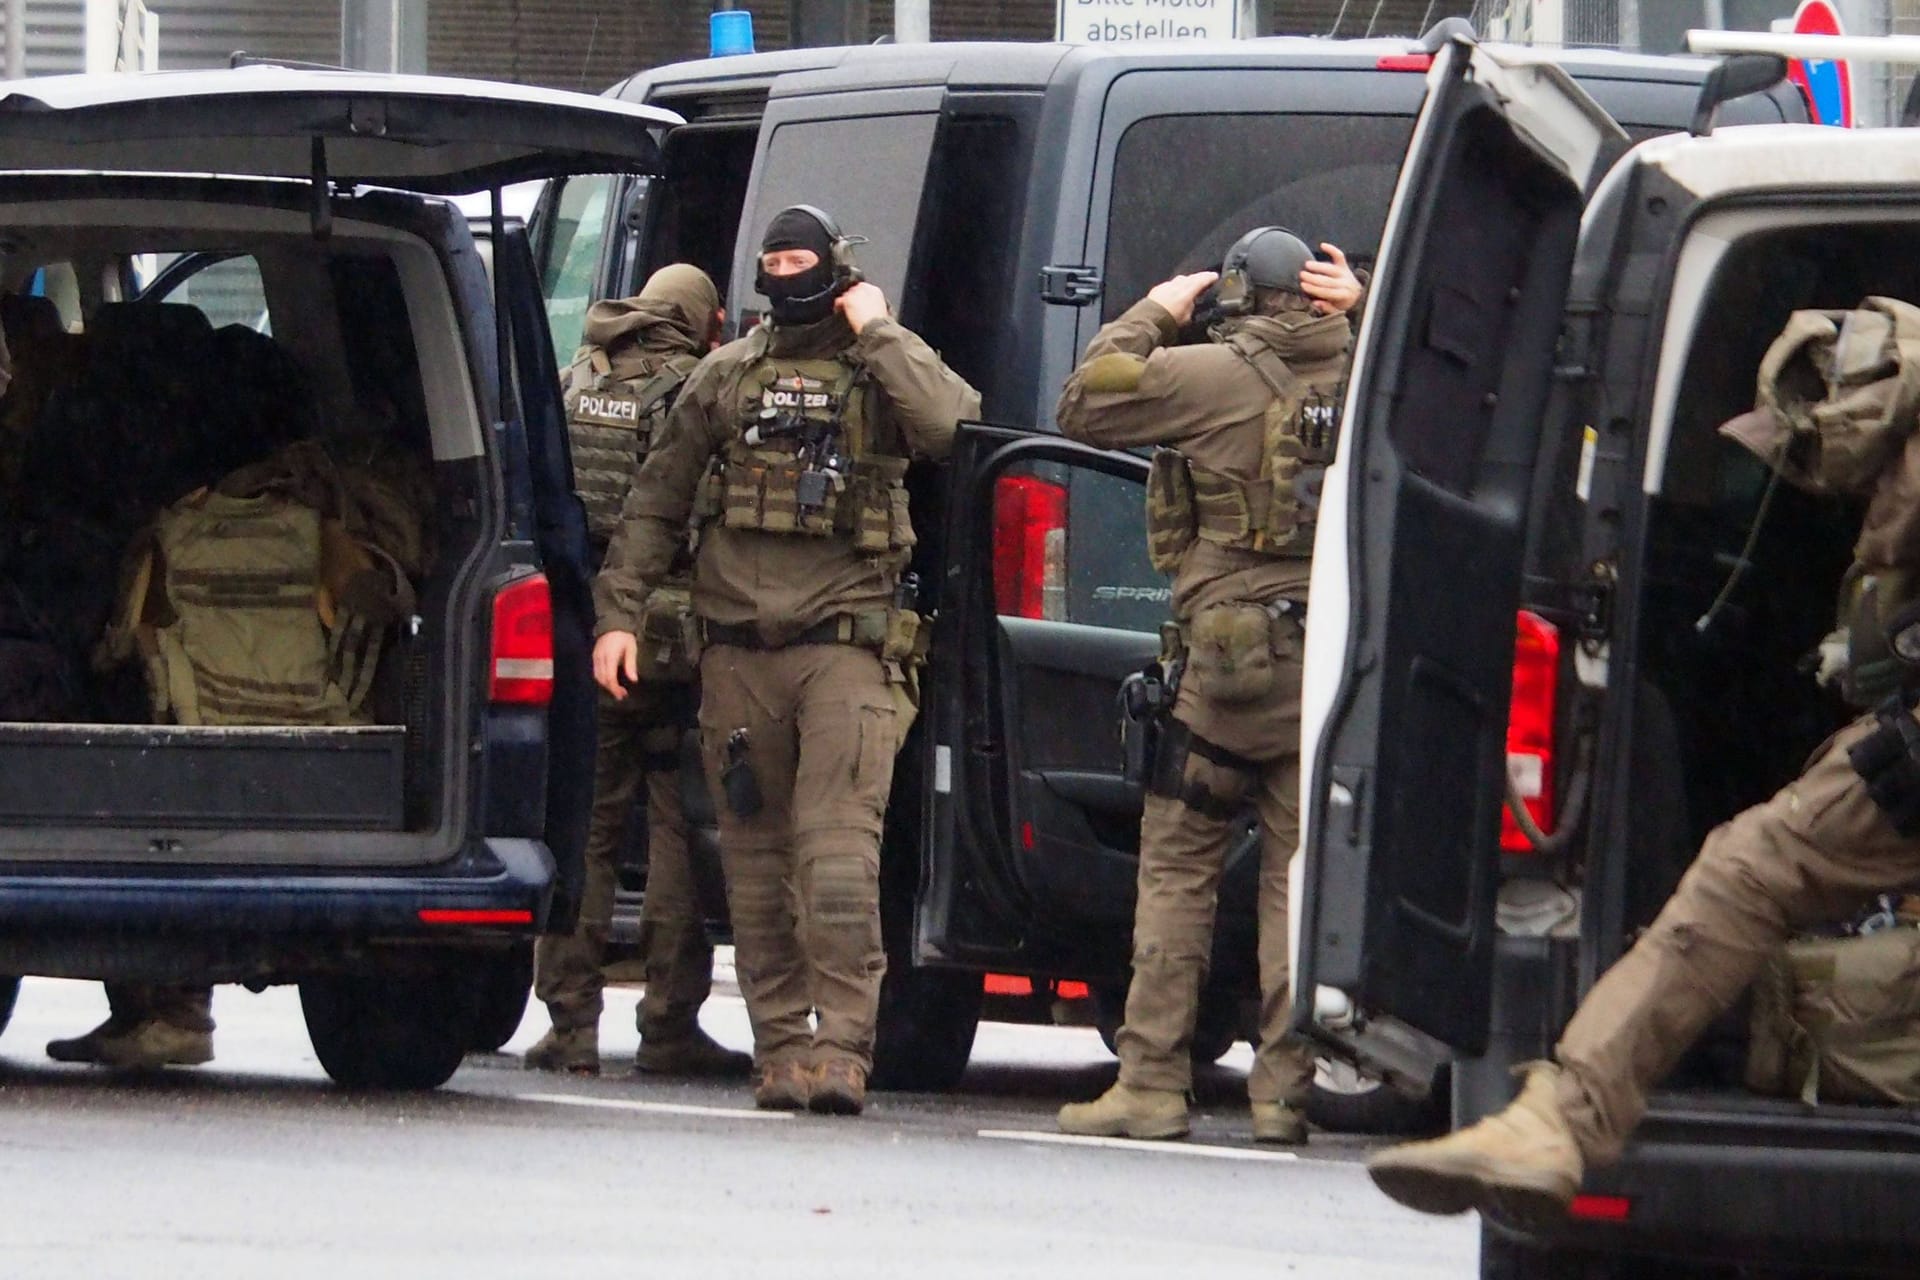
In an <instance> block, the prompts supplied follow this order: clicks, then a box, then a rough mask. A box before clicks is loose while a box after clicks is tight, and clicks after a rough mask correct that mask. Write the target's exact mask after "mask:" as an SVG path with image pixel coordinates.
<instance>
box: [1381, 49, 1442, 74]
mask: <svg viewBox="0 0 1920 1280" xmlns="http://www.w3.org/2000/svg"><path fill="white" fill-rule="evenodd" d="M1432 68H1433V55H1432V54H1430V53H1389V54H1387V55H1386V56H1385V57H1384V58H1381V59H1380V60H1379V61H1378V62H1376V63H1374V64H1373V69H1374V70H1375V71H1428V70H1431V69H1432Z"/></svg>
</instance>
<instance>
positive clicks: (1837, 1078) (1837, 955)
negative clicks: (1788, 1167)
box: [1746, 926, 1920, 1105]
mask: <svg viewBox="0 0 1920 1280" xmlns="http://www.w3.org/2000/svg"><path fill="white" fill-rule="evenodd" d="M1746 1083H1747V1087H1748V1088H1749V1089H1752V1090H1754V1091H1755V1092H1756V1093H1764V1094H1770V1095H1773V1096H1776V1097H1786V1098H1798V1099H1800V1100H1801V1101H1803V1102H1807V1103H1814V1102H1856V1103H1874V1104H1882V1105H1886V1104H1894V1105H1911V1104H1914V1103H1920V929H1916V928H1912V927H1905V926H1897V927H1890V928H1884V929H1879V930H1876V931H1875V932H1872V933H1867V934H1860V935H1853V936H1847V937H1839V938H1802V939H1797V940H1796V941H1794V942H1791V943H1789V944H1788V945H1787V946H1786V947H1785V948H1784V949H1783V950H1782V951H1781V952H1780V953H1779V954H1777V955H1776V956H1774V957H1773V959H1772V960H1770V961H1769V962H1768V963H1767V967H1766V968H1765V969H1764V970H1762V971H1761V974H1760V976H1759V977H1758V978H1757V979H1755V980H1754V985H1753V1015H1752V1022H1751V1025H1750V1037H1749V1040H1748V1047H1747V1066H1746Z"/></svg>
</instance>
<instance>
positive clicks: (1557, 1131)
mask: <svg viewBox="0 0 1920 1280" xmlns="http://www.w3.org/2000/svg"><path fill="white" fill-rule="evenodd" d="M1559 1078H1560V1068H1559V1067H1556V1066H1554V1065H1553V1064H1552V1063H1550V1062H1538V1063H1533V1064H1531V1065H1530V1066H1529V1067H1528V1069H1527V1083H1526V1086H1525V1087H1524V1088H1523V1089H1521V1090H1520V1096H1519V1097H1518V1098H1515V1099H1514V1100H1513V1102H1512V1103H1511V1104H1510V1105H1509V1106H1508V1107H1507V1109H1506V1110H1505V1111H1502V1112H1500V1113H1498V1114H1497V1115H1491V1116H1488V1117H1487V1118H1486V1119H1484V1120H1482V1121H1480V1122H1479V1123H1478V1124H1475V1125H1472V1126H1470V1127H1469V1128H1466V1129H1462V1130H1461V1131H1460V1132H1458V1133H1453V1134H1448V1135H1447V1136H1446V1137H1444V1138H1434V1139H1432V1140H1431V1141H1428V1142H1409V1143H1403V1144H1402V1145H1400V1146H1397V1147H1388V1148H1387V1149H1386V1150H1384V1151H1380V1152H1376V1153H1375V1154H1374V1156H1373V1157H1372V1159H1370V1160H1368V1161H1367V1173H1368V1174H1369V1175H1370V1176H1371V1177H1372V1178H1373V1184H1374V1185H1375V1186H1377V1187H1379V1188H1380V1189H1381V1190H1382V1191H1384V1192H1386V1193H1387V1194H1388V1195H1389V1196H1391V1197H1393V1198H1394V1199H1395V1200H1398V1201H1399V1202H1400V1203H1401V1204H1403V1205H1406V1206H1407V1207H1408V1208H1409V1209H1418V1210H1419V1211H1420V1212H1422V1213H1465V1212H1466V1211H1467V1210H1469V1209H1493V1210H1495V1211H1497V1212H1498V1213H1499V1214H1501V1215H1502V1216H1504V1217H1507V1218H1509V1219H1511V1220H1512V1221H1514V1222H1515V1223H1517V1224H1520V1225H1526V1224H1528V1223H1541V1222H1553V1221H1555V1220H1557V1219H1559V1218H1560V1217H1561V1216H1562V1215H1564V1214H1565V1213H1566V1209H1567V1206H1568V1205H1569V1204H1570V1203H1572V1201H1573V1196H1574V1192H1576V1191H1578V1190H1579V1189H1580V1177H1581V1175H1582V1173H1583V1172H1584V1171H1585V1165H1584V1162H1583V1161H1582V1160H1581V1158H1580V1148H1579V1146H1578V1145H1577V1144H1576V1143H1575V1142H1574V1140H1573V1133H1572V1131H1571V1130H1570V1129H1569V1128H1568V1127H1567V1121H1566V1118H1565V1117H1564V1116H1562V1115H1561V1114H1560V1104H1559V1101H1558V1099H1557V1098H1556V1097H1555V1096H1554V1087H1555V1085H1556V1083H1557V1082H1558V1080H1559Z"/></svg>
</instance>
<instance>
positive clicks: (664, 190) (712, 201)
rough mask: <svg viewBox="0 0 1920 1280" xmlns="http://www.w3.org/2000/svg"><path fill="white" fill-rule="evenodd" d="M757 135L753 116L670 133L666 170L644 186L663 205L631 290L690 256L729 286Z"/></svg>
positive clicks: (721, 286) (716, 280)
mask: <svg viewBox="0 0 1920 1280" xmlns="http://www.w3.org/2000/svg"><path fill="white" fill-rule="evenodd" d="M758 138H759V131H758V130H757V129H756V128H755V126H754V124H753V123H751V122H749V123H746V124H728V125H724V126H722V125H709V124H695V125H683V126H682V127H681V128H678V129H675V130H674V131H673V132H672V133H670V134H668V135H667V148H666V157H667V176H666V180H665V181H664V182H662V181H660V180H659V179H653V180H651V181H648V182H647V185H646V188H645V199H646V200H648V201H650V202H656V201H657V202H658V206H659V207H658V208H657V209H656V210H655V211H654V212H653V214H652V219H651V221H652V229H651V232H650V234H651V243H650V245H649V247H648V252H647V255H646V262H645V263H634V264H633V267H634V276H633V279H632V280H631V281H630V282H629V287H628V291H629V292H630V293H638V292H639V291H640V286H641V285H643V284H645V283H646V275H647V273H648V272H649V271H652V270H657V269H659V268H660V267H664V266H666V265H667V264H668V263H671V262H690V263H692V264H693V265H694V266H696V267H699V268H700V269H701V270H702V271H704V272H706V273H707V274H708V275H709V276H711V277H712V278H713V282H714V286H715V287H716V288H718V289H721V290H724V289H726V287H727V277H728V275H729V274H730V273H731V272H732V269H733V246H734V242H735V240H736V239H737V238H738V236H739V232H740V214H741V211H742V210H743V209H744V208H745V207H746V203H747V181H748V179H749V178H750V177H751V176H752V173H753V152H754V146H755V144H756V142H757V141H758Z"/></svg>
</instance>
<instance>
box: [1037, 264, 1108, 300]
mask: <svg viewBox="0 0 1920 1280" xmlns="http://www.w3.org/2000/svg"><path fill="white" fill-rule="evenodd" d="M1105 283H1106V282H1105V281H1104V280H1103V279H1102V278H1101V275H1100V268H1098V267H1085V266H1066V265H1062V264H1058V263H1056V264H1055V265H1053V266H1050V267H1042V268H1040V300H1041V301H1042V302H1047V303H1051V304H1052V305H1054V306H1056V307H1084V306H1086V305H1087V304H1088V303H1089V302H1092V301H1094V300H1095V299H1097V298H1098V297H1099V296H1100V291H1101V289H1102V288H1104V287H1105Z"/></svg>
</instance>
